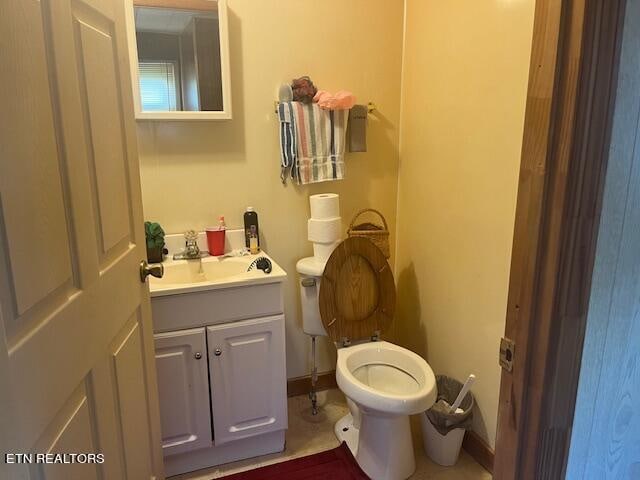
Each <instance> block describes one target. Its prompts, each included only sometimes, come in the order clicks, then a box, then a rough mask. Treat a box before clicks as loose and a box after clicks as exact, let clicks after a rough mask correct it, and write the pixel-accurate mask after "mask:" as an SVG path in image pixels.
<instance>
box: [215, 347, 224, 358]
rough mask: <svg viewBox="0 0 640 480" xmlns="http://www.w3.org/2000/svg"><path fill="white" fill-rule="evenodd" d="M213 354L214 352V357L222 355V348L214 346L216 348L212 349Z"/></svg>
mask: <svg viewBox="0 0 640 480" xmlns="http://www.w3.org/2000/svg"><path fill="white" fill-rule="evenodd" d="M213 354H214V355H215V356H216V357H219V356H220V355H222V350H220V349H219V348H216V349H215V350H214V351H213Z"/></svg>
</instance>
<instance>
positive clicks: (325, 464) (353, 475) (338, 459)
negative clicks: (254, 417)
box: [223, 442, 369, 480]
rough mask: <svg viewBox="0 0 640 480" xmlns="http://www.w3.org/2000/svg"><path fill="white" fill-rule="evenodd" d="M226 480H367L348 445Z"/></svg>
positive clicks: (242, 473)
mask: <svg viewBox="0 0 640 480" xmlns="http://www.w3.org/2000/svg"><path fill="white" fill-rule="evenodd" d="M223 478H224V480H281V479H282V480H329V479H330V480H367V479H368V478H369V477H367V476H366V475H365V473H364V472H363V471H362V470H361V469H360V466H359V465H358V463H357V462H356V459H355V458H353V455H351V450H349V447H347V444H346V443H344V442H343V443H342V445H340V446H339V447H338V448H334V449H333V450H328V451H326V452H320V453H316V454H314V455H309V456H308V457H301V458H294V459H293V460H287V461H286V462H281V463H275V464H273V465H267V466H266V467H260V468H256V469H255V470H249V471H247V472H240V473H235V474H233V475H229V476H228V477H223Z"/></svg>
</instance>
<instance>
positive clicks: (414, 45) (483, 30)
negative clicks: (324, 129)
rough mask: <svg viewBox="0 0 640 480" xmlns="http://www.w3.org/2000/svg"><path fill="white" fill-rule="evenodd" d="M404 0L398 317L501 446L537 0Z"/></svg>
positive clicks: (411, 343) (482, 430)
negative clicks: (503, 372) (470, 397)
mask: <svg viewBox="0 0 640 480" xmlns="http://www.w3.org/2000/svg"><path fill="white" fill-rule="evenodd" d="M406 6H407V12H406V30H405V48H404V68H403V86H402V96H403V101H402V120H401V125H402V130H401V140H400V144H401V147H400V158H401V163H400V173H399V198H398V212H399V216H398V235H397V237H398V243H397V247H398V260H397V262H396V281H397V284H398V303H399V317H398V319H397V321H396V327H397V329H398V335H399V337H400V339H401V341H402V342H403V343H404V344H405V345H406V346H408V347H410V348H412V349H414V350H416V351H417V352H418V353H420V354H422V355H424V356H425V357H426V358H427V360H428V361H429V363H430V364H431V365H432V367H433V369H434V371H435V372H436V373H444V374H448V375H451V376H453V377H456V378H459V379H464V378H465V377H466V376H467V375H468V374H469V373H475V374H476V375H477V377H478V380H477V384H476V387H474V393H475V395H476V399H477V403H478V407H479V408H478V409H477V411H476V412H475V413H476V418H475V424H474V429H475V430H476V431H477V432H478V433H479V434H480V435H481V436H482V437H484V438H485V440H488V441H489V443H491V445H493V444H494V439H495V429H496V417H497V405H498V395H499V384H500V369H499V367H498V365H497V355H498V345H499V339H500V337H501V336H502V335H503V333H504V322H505V311H506V299H507V288H508V279H509V262H510V255H511V243H512V235H513V222H514V213H515V200H516V190H517V178H518V169H519V161H520V147H521V140H522V129H523V118H524V106H525V95H526V87H527V75H528V70H529V53H530V48H531V32H532V26H533V8H534V1H533V0H485V1H481V2H480V1H470V0H447V1H442V0H407V1H406Z"/></svg>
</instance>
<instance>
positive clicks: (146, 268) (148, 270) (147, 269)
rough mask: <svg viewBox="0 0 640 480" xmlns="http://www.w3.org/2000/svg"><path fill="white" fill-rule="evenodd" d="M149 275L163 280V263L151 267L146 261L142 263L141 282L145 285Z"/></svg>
mask: <svg viewBox="0 0 640 480" xmlns="http://www.w3.org/2000/svg"><path fill="white" fill-rule="evenodd" d="M149 275H151V276H152V277H156V278H162V275H164V265H162V264H161V263H156V264H154V265H149V264H148V263H147V261H146V260H142V261H141V262H140V281H141V282H142V283H144V282H145V280H146V279H147V277H148V276H149Z"/></svg>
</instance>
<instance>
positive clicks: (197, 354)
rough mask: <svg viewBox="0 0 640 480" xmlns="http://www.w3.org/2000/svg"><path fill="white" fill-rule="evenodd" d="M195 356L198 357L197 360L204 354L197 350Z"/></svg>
mask: <svg viewBox="0 0 640 480" xmlns="http://www.w3.org/2000/svg"><path fill="white" fill-rule="evenodd" d="M194 357H195V358H196V360H200V359H201V358H202V354H201V353H200V352H196V353H195V355H194Z"/></svg>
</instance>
